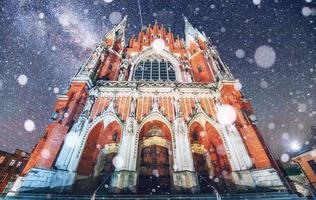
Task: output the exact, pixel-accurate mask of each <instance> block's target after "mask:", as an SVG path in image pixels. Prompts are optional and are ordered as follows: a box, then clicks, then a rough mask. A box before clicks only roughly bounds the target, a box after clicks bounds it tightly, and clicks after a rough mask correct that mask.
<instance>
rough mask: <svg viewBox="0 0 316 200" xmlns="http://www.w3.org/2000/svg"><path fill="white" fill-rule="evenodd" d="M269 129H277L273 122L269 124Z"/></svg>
mask: <svg viewBox="0 0 316 200" xmlns="http://www.w3.org/2000/svg"><path fill="white" fill-rule="evenodd" d="M268 128H269V129H270V130H273V129H274V128H275V124H274V123H273V122H271V123H269V124H268Z"/></svg>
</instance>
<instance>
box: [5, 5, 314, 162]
mask: <svg viewBox="0 0 316 200" xmlns="http://www.w3.org/2000/svg"><path fill="white" fill-rule="evenodd" d="M139 1H140V4H141V5H140V7H141V10H142V16H140V14H139V8H138V5H137V0H125V1H118V0H113V1H111V0H105V1H101V0H95V1H89V0H76V1H69V0H65V1H61V0H60V1H55V0H54V1H39V0H36V1H35V0H34V1H31V0H20V1H1V2H0V6H1V13H0V20H1V21H0V25H1V30H0V31H1V37H0V106H1V109H0V111H1V112H0V141H1V142H0V149H1V150H6V151H12V150H14V149H15V148H20V149H23V150H26V151H29V152H30V151H31V150H32V148H33V147H34V145H35V144H36V142H37V141H38V139H39V137H40V136H41V135H43V133H44V129H45V127H46V125H47V124H48V123H49V116H50V114H51V110H52V108H53V106H54V102H55V101H56V94H57V93H62V92H63V91H64V90H66V89H67V87H68V85H69V81H70V78H71V77H72V76H73V75H74V74H75V72H76V71H77V70H78V69H79V67H80V65H82V64H83V63H84V62H85V60H86V59H87V57H88V55H89V53H90V52H91V50H92V49H93V48H94V46H95V45H96V43H97V42H98V41H99V40H100V39H101V38H102V37H103V35H104V33H106V31H108V30H109V29H110V28H111V27H112V26H113V25H114V24H115V23H117V22H118V21H119V20H120V19H121V18H122V17H123V16H124V15H128V27H127V29H128V31H127V32H128V36H131V35H133V34H134V35H136V34H137V33H138V32H139V30H141V28H142V27H141V17H142V20H143V22H144V25H145V26H146V24H149V23H150V24H153V23H154V21H155V20H158V22H159V23H162V24H164V26H165V27H168V28H170V29H171V31H173V32H174V33H175V34H178V35H179V36H180V37H183V30H184V22H183V20H182V15H185V16H187V17H188V19H189V21H190V22H191V23H192V24H193V26H195V27H196V28H198V29H199V30H200V31H204V32H205V33H206V35H207V36H209V37H210V40H211V41H212V43H213V44H214V45H215V46H217V48H218V50H219V52H220V54H221V57H222V59H223V60H224V62H225V63H226V64H227V65H228V66H229V68H230V69H231V71H232V73H233V74H234V76H235V77H236V78H238V79H239V80H240V82H241V85H239V87H242V91H243V92H244V93H245V95H246V97H247V98H251V99H252V101H253V105H254V109H255V111H256V114H257V118H258V120H259V123H258V126H259V128H260V130H261V132H262V134H263V136H264V138H265V139H266V142H267V143H268V144H269V146H270V148H271V149H273V151H274V152H275V154H276V155H277V157H278V158H279V157H280V156H281V155H282V154H283V155H284V154H291V153H293V150H291V149H290V147H289V145H290V144H291V142H293V141H296V144H298V145H300V146H303V147H306V146H311V145H313V144H315V139H313V138H312V136H311V135H310V127H311V126H312V125H316V103H315V100H316V98H315V97H316V91H315V87H316V84H315V83H316V75H315V73H316V72H315V71H316V40H315V38H316V25H315V20H316V5H315V4H316V3H315V2H316V1H315V0H313V1H310V0H308V1H303V0H301V1H292V0H283V1H281V0H279V1H278V0H275V1H273V0H262V1H260V0H254V1H251V0H249V1H237V0H236V1H229V0H226V1H224V0H222V1H211V0H199V1H193V0H192V1H186V0H181V1H180V0H179V1H176V0H175V1H165V0H163V1H160V0H159V1H158V0H157V1H154V0H139ZM241 2H242V3H241Z"/></svg>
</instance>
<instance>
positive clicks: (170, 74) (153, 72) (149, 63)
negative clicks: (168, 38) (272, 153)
mask: <svg viewBox="0 0 316 200" xmlns="http://www.w3.org/2000/svg"><path fill="white" fill-rule="evenodd" d="M134 80H172V81H174V80H176V74H175V71H174V67H173V66H172V65H171V63H170V62H167V61H165V60H163V59H158V58H155V59H147V60H143V61H141V62H139V63H138V65H137V67H136V69H135V72H134Z"/></svg>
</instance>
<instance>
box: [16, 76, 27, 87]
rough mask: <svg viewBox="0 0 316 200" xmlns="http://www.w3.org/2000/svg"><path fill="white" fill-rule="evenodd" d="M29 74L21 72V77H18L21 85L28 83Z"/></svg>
mask: <svg viewBox="0 0 316 200" xmlns="http://www.w3.org/2000/svg"><path fill="white" fill-rule="evenodd" d="M27 80H28V78H27V76H26V75H24V74H21V75H20V76H19V77H18V82H19V84H20V85H25V84H26V83H27Z"/></svg>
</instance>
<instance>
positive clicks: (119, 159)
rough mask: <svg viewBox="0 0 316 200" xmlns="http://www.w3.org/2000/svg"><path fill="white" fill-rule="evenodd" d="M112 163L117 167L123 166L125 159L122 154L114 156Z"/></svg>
mask: <svg viewBox="0 0 316 200" xmlns="http://www.w3.org/2000/svg"><path fill="white" fill-rule="evenodd" d="M112 163H113V165H114V166H115V167H116V168H121V167H123V165H124V159H123V158H122V157H121V156H119V155H117V156H115V157H114V158H113V160H112Z"/></svg>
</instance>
